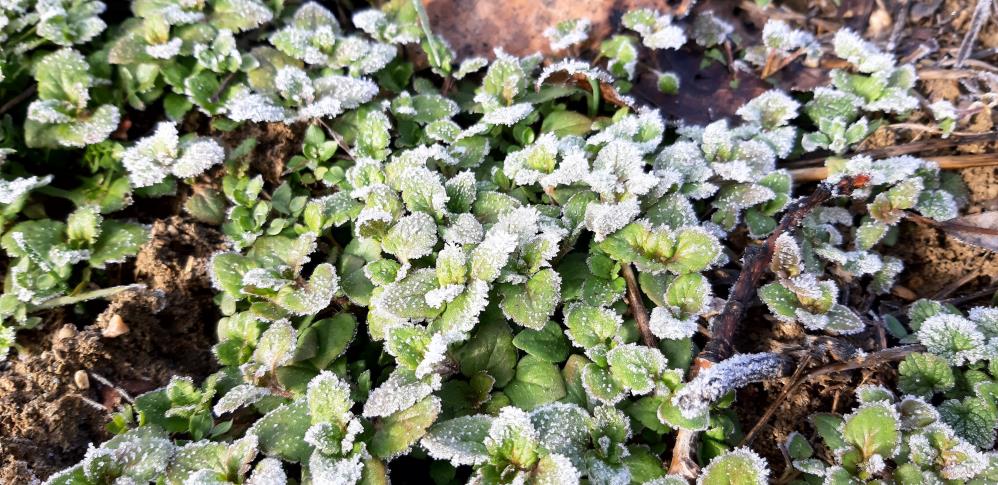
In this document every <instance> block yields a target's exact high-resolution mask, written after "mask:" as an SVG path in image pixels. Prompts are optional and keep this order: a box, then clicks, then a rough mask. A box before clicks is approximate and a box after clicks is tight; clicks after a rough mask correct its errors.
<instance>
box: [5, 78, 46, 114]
mask: <svg viewBox="0 0 998 485" xmlns="http://www.w3.org/2000/svg"><path fill="white" fill-rule="evenodd" d="M37 90H38V87H37V86H36V85H34V84H32V85H31V86H29V87H28V89H25V90H24V91H21V93H20V94H18V95H17V96H14V97H13V98H11V99H10V101H7V102H6V103H4V104H3V106H0V115H2V114H4V113H6V112H8V111H10V110H11V109H13V108H14V107H15V106H17V105H19V104H21V102H23V101H24V100H26V99H28V98H30V97H31V96H33V95H34V94H35V91H37Z"/></svg>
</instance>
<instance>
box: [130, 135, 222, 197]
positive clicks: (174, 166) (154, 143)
mask: <svg viewBox="0 0 998 485" xmlns="http://www.w3.org/2000/svg"><path fill="white" fill-rule="evenodd" d="M178 135H179V134H178V132H177V127H176V125H174V124H173V123H170V122H163V123H160V124H158V125H157V126H156V131H155V132H154V133H153V134H152V135H150V136H148V137H146V138H143V139H141V140H139V141H138V142H137V143H136V144H135V146H132V147H131V148H128V149H127V150H125V151H124V153H122V156H121V163H122V164H123V165H124V166H125V170H128V178H129V180H130V181H131V182H132V186H133V187H147V186H150V185H156V184H158V183H161V182H163V181H164V180H166V178H167V177H169V176H171V175H172V176H174V177H177V178H190V177H195V176H198V175H200V174H202V173H204V172H205V171H206V170H208V169H209V168H211V167H212V166H214V165H217V164H219V163H222V160H223V159H224V158H225V150H224V149H222V147H221V146H220V145H219V144H218V143H217V142H215V141H214V140H212V139H210V138H203V137H197V136H189V135H185V136H184V137H183V138H181V137H180V136H178Z"/></svg>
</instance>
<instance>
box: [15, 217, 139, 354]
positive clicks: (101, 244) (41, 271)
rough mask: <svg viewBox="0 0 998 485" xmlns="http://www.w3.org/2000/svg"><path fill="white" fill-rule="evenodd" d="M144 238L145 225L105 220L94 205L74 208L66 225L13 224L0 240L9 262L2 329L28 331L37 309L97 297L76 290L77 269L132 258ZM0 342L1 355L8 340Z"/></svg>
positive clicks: (51, 222)
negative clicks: (82, 266) (79, 266)
mask: <svg viewBox="0 0 998 485" xmlns="http://www.w3.org/2000/svg"><path fill="white" fill-rule="evenodd" d="M147 238H148V229H147V228H145V227H144V226H142V225H140V224H135V223H131V222H123V221H117V220H112V219H106V220H105V219H104V217H103V216H102V215H101V212H100V209H99V208H98V207H96V206H83V207H80V208H77V209H76V210H75V211H73V212H72V213H70V214H69V216H68V217H67V219H66V221H65V222H63V221H56V220H51V219H36V220H27V221H23V222H19V223H17V224H15V225H14V226H12V227H11V228H9V229H8V230H7V231H6V233H5V234H4V235H3V238H2V239H0V246H2V247H3V250H4V251H5V252H6V254H7V257H8V258H10V266H9V268H8V270H7V276H6V278H5V279H4V286H3V295H0V329H8V328H11V329H12V328H31V327H33V326H35V325H37V324H38V322H39V318H38V317H37V316H32V315H30V313H31V312H32V311H34V310H35V309H37V308H39V307H46V306H49V307H50V306H55V305H58V304H66V303H72V302H75V301H81V300H86V299H89V298H93V297H96V296H100V295H101V293H100V292H99V291H98V292H92V293H90V294H88V293H87V292H81V291H80V290H79V288H74V286H75V285H76V284H77V282H76V281H74V280H73V276H74V270H75V269H77V268H78V265H80V264H81V263H85V264H86V266H87V267H89V268H95V269H102V268H104V267H105V266H106V265H107V264H109V263H117V262H122V261H124V260H125V259H126V258H128V257H130V256H133V255H135V254H136V253H137V252H138V250H139V247H140V246H142V244H143V243H145V241H146V239H147ZM60 297H64V298H61V300H65V301H64V302H63V301H60ZM65 297H68V298H65ZM11 325H12V326H11ZM0 331H4V330H0ZM0 343H2V344H4V345H0V356H4V355H6V353H7V350H8V348H9V346H10V344H11V342H9V341H6V342H0Z"/></svg>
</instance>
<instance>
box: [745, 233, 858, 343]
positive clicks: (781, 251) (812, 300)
mask: <svg viewBox="0 0 998 485" xmlns="http://www.w3.org/2000/svg"><path fill="white" fill-rule="evenodd" d="M770 270H771V271H772V272H773V274H775V275H776V277H777V281H774V282H772V283H769V284H767V285H765V286H763V287H762V288H759V297H760V298H762V301H764V302H766V305H767V306H768V307H769V310H770V311H771V312H772V313H773V315H774V316H775V317H776V318H777V319H779V320H782V321H785V322H799V323H801V324H802V325H804V327H805V328H807V329H808V330H821V331H825V332H828V333H831V334H833V335H849V334H853V333H857V332H859V331H861V330H863V328H864V327H865V325H864V323H863V320H862V319H860V318H859V315H856V313H854V312H853V311H852V310H851V309H849V307H847V306H845V305H842V304H840V303H837V301H836V300H837V299H838V292H839V290H838V286H837V285H836V284H835V282H834V281H831V280H819V279H818V277H817V276H816V275H814V274H812V273H808V272H806V271H804V264H803V258H802V255H801V250H800V246H798V245H797V242H796V241H795V240H794V238H793V237H792V236H790V235H787V234H781V235H780V237H778V238H777V239H776V248H775V249H774V251H773V259H772V262H771V263H770Z"/></svg>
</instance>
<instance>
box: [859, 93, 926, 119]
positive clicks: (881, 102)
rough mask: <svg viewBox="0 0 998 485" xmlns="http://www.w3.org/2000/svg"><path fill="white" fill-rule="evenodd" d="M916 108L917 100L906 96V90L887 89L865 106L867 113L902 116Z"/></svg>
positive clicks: (908, 95)
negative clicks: (877, 112)
mask: <svg viewBox="0 0 998 485" xmlns="http://www.w3.org/2000/svg"><path fill="white" fill-rule="evenodd" d="M916 108H918V99H917V98H915V97H914V96H912V95H910V94H908V90H907V89H902V88H897V87H889V88H887V89H886V90H884V93H883V94H882V95H881V96H880V97H879V98H877V100H876V101H872V102H869V103H867V104H866V106H865V109H866V110H867V111H883V112H885V113H896V114H904V113H907V112H909V111H912V110H914V109H916Z"/></svg>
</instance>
